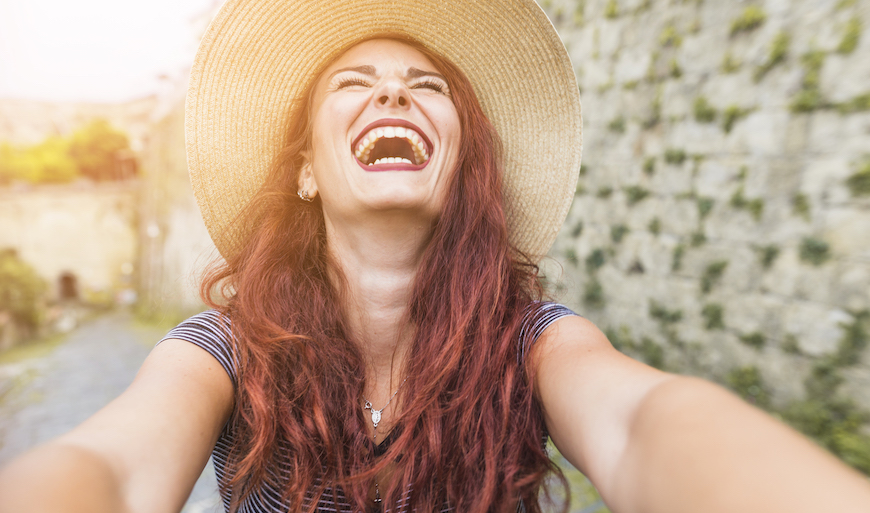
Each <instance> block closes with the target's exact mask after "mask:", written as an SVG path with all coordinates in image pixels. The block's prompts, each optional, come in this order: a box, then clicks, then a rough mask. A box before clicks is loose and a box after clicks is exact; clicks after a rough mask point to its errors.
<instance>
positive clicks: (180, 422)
mask: <svg viewBox="0 0 870 513" xmlns="http://www.w3.org/2000/svg"><path fill="white" fill-rule="evenodd" d="M232 403H233V389H232V382H231V381H230V378H229V376H228V375H227V373H226V372H225V371H224V370H223V368H221V366H220V364H219V363H218V362H217V360H215V359H214V357H212V356H211V355H209V354H208V353H207V352H205V351H204V350H202V349H200V348H198V347H196V346H194V345H192V344H190V343H188V342H183V341H180V340H166V341H164V342H163V343H162V344H160V345H159V346H157V347H156V348H155V349H154V350H153V351H152V352H151V355H149V356H148V358H147V359H146V361H145V363H144V364H143V366H142V369H141V370H140V371H139V374H138V375H137V376H136V379H135V380H134V381H133V384H132V385H130V387H129V388H128V389H127V390H126V391H125V392H124V393H123V394H122V395H121V396H120V397H118V398H117V399H115V400H114V401H112V402H111V403H110V404H109V405H108V406H106V407H105V408H103V409H102V410H100V411H99V412H98V413H96V414H95V415H94V416H93V417H91V418H90V419H88V420H87V421H85V422H84V423H83V424H82V425H81V426H79V427H77V428H76V429H75V430H73V431H72V432H70V433H69V434H67V435H64V436H61V437H60V438H58V439H56V440H53V441H51V442H49V443H47V444H45V445H43V446H41V447H39V448H37V449H35V450H33V451H31V452H29V453H26V454H25V455H23V456H22V457H20V458H18V459H17V460H15V461H13V462H12V463H11V464H10V465H9V466H7V467H6V468H4V469H2V471H0V513H21V512H25V511H26V512H28V513H49V512H50V513H59V512H65V513H66V512H69V513H72V512H88V513H102V512H107V513H108V512H111V513H121V512H123V513H140V512H143V513H144V512H170V511H176V512H177V511H179V510H180V509H181V507H182V506H183V505H184V502H185V500H186V499H187V496H188V495H189V494H190V490H191V488H192V487H193V484H194V482H195V481H196V479H197V477H199V474H200V472H201V471H202V468H203V466H204V465H205V462H206V460H207V459H208V456H209V453H210V451H211V449H212V448H213V447H214V444H215V441H216V440H217V437H218V435H219V434H220V430H221V428H222V427H223V425H224V423H225V422H226V420H227V418H228V417H229V414H230V411H231V409H232Z"/></svg>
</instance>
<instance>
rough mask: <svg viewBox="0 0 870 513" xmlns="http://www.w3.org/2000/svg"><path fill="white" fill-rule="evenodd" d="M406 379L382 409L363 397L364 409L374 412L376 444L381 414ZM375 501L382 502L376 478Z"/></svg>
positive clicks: (373, 424)
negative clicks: (376, 407)
mask: <svg viewBox="0 0 870 513" xmlns="http://www.w3.org/2000/svg"><path fill="white" fill-rule="evenodd" d="M406 381H408V378H407V377H406V378H405V379H403V380H402V382H401V383H399V386H398V387H397V388H396V391H395V392H393V395H391V396H390V398H389V399H388V400H387V404H385V405H384V407H383V408H381V409H380V410H376V409H375V407H374V406H372V403H371V401H369V400H368V399H366V398H365V397H363V401H365V405H363V409H364V410H370V411H371V412H372V426H373V427H374V428H375V430H374V431H375V436H374V442H375V445H377V443H378V424H380V423H381V414H383V413H384V410H386V409H387V406H389V405H390V403H391V402H393V398H394V397H396V394H398V393H399V390H401V389H402V385H404V384H405V382H406ZM374 503H375V504H377V505H380V503H381V489H380V488H379V487H378V481H377V480H375V499H374Z"/></svg>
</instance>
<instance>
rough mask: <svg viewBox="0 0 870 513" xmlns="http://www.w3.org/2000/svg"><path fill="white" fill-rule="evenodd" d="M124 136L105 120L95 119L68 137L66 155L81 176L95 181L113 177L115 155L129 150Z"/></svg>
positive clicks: (115, 173) (128, 144)
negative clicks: (68, 142)
mask: <svg viewBox="0 0 870 513" xmlns="http://www.w3.org/2000/svg"><path fill="white" fill-rule="evenodd" d="M129 148H130V142H129V140H128V139H127V136H126V135H125V134H124V133H123V132H120V131H118V130H116V129H115V128H113V127H112V126H111V125H110V124H109V122H108V121H106V120H105V119H95V120H93V121H91V122H90V123H89V124H87V125H85V126H84V127H82V128H80V129H79V130H77V131H76V132H75V133H74V134H73V135H72V138H71V141H70V149H69V154H70V156H71V157H72V158H73V160H74V161H75V162H76V164H77V165H78V168H79V171H80V172H81V174H82V176H85V177H88V178H91V179H92V180H96V181H104V180H114V179H117V178H118V176H117V156H118V153H119V152H121V151H123V150H129Z"/></svg>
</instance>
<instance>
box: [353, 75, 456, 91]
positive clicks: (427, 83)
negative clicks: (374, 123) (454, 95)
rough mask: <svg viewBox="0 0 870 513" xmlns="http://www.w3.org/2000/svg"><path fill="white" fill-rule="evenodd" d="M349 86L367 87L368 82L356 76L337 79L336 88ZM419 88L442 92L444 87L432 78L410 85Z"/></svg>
mask: <svg viewBox="0 0 870 513" xmlns="http://www.w3.org/2000/svg"><path fill="white" fill-rule="evenodd" d="M350 86H363V87H368V86H369V83H368V82H366V81H365V80H363V79H361V78H356V77H347V78H342V79H340V80H339V81H338V89H344V88H345V87H350ZM419 88H423V89H431V90H433V91H435V92H437V93H444V89H445V87H444V85H443V84H441V83H440V82H437V81H435V80H432V79H429V80H422V81H420V82H417V83H416V84H414V85H413V86H412V89H419Z"/></svg>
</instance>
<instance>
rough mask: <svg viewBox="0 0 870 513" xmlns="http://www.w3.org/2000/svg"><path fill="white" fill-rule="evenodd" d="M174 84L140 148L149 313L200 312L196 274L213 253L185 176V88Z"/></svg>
mask: <svg viewBox="0 0 870 513" xmlns="http://www.w3.org/2000/svg"><path fill="white" fill-rule="evenodd" d="M185 90H186V83H179V84H176V87H175V88H174V89H173V90H171V91H168V92H167V93H166V94H165V95H163V96H162V97H161V98H160V102H159V104H158V106H157V109H156V110H155V111H154V119H155V121H154V122H153V123H152V125H151V127H150V129H149V136H148V140H147V143H146V144H145V146H144V148H143V151H142V152H141V154H140V155H141V163H142V173H141V174H142V176H141V179H142V189H141V196H140V202H139V208H140V230H139V233H140V248H141V251H140V254H139V269H140V272H139V291H140V299H141V306H142V307H143V308H144V309H146V310H147V311H149V312H150V313H151V314H153V315H168V316H170V317H177V316H179V315H181V316H183V315H185V314H187V313H193V312H198V311H201V310H202V309H203V308H204V306H203V304H202V302H201V301H200V300H199V294H198V279H197V278H198V277H199V274H200V273H201V270H202V269H203V267H204V266H205V265H207V264H208V263H209V262H210V261H211V260H212V259H213V258H215V257H216V256H217V251H216V250H215V249H214V244H212V242H211V239H210V238H209V236H208V232H207V231H206V229H205V225H204V224H203V222H202V217H201V216H200V213H199V208H198V207H197V205H196V201H195V200H194V198H193V191H192V189H191V187H190V180H189V178H188V174H187V157H186V153H185V147H184V94H183V93H184V92H185Z"/></svg>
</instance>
